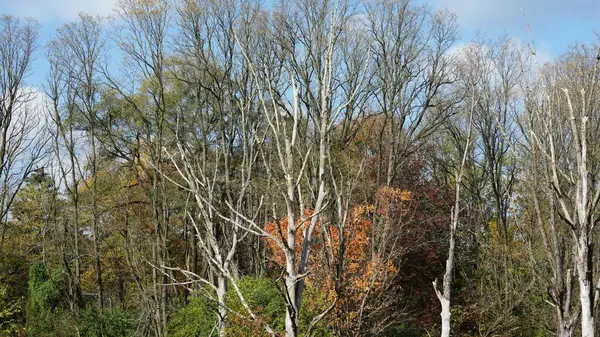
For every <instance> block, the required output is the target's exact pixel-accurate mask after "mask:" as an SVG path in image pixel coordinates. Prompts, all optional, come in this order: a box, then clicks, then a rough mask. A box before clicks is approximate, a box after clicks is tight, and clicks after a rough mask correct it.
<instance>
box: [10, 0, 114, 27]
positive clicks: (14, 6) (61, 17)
mask: <svg viewBox="0 0 600 337" xmlns="http://www.w3.org/2000/svg"><path fill="white" fill-rule="evenodd" d="M6 2H7V3H6V4H4V6H2V5H0V9H1V10H2V11H3V12H6V13H9V14H12V15H15V16H18V17H32V18H34V19H37V20H38V21H40V22H45V21H49V20H58V21H70V20H72V19H74V18H76V17H77V14H78V12H85V13H87V14H90V15H92V16H97V15H99V16H108V15H112V14H113V9H114V8H115V6H116V4H117V0H14V1H10V0H9V1H6ZM3 7H4V8H3Z"/></svg>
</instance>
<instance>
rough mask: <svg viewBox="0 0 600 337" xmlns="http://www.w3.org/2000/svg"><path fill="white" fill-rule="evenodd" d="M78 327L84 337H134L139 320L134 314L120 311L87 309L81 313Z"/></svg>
mask: <svg viewBox="0 0 600 337" xmlns="http://www.w3.org/2000/svg"><path fill="white" fill-rule="evenodd" d="M78 325H79V334H80V335H81V336H82V337H103V336H110V337H133V336H136V327H137V320H136V318H135V317H134V316H133V314H132V313H129V312H124V311H122V310H118V309H116V310H104V311H99V310H97V309H87V310H85V311H83V312H82V313H81V316H80V318H79V324H78Z"/></svg>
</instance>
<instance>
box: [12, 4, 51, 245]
mask: <svg viewBox="0 0 600 337" xmlns="http://www.w3.org/2000/svg"><path fill="white" fill-rule="evenodd" d="M38 29H39V28H38V24H37V22H35V21H33V20H26V21H25V22H21V21H20V20H19V19H17V18H15V17H12V16H8V15H2V16H0V225H1V226H2V233H1V238H0V250H1V249H2V247H3V245H4V238H5V235H6V230H7V227H8V217H9V210H10V207H11V205H12V202H13V200H14V198H15V196H16V194H17V192H18V191H19V189H20V188H21V186H22V185H23V181H24V179H25V178H26V177H27V176H28V175H29V173H31V172H32V170H33V169H36V166H37V165H39V163H41V160H42V158H43V156H44V155H45V145H46V142H47V140H48V139H47V137H46V136H45V134H44V132H43V131H44V130H43V127H42V126H43V121H44V118H43V111H39V110H35V109H34V108H33V105H32V103H33V100H34V99H35V98H36V93H35V90H33V89H32V88H28V87H27V86H26V84H25V79H26V77H27V75H28V74H29V70H30V67H31V62H32V60H33V57H34V53H35V51H36V48H37V39H38ZM36 115H37V116H36ZM40 121H41V123H40Z"/></svg>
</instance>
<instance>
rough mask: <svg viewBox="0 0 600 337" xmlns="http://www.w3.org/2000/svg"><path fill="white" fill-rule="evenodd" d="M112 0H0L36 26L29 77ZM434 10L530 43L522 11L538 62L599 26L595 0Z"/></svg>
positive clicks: (489, 0)
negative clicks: (86, 17)
mask: <svg viewBox="0 0 600 337" xmlns="http://www.w3.org/2000/svg"><path fill="white" fill-rule="evenodd" d="M116 3H117V0H0V13H3V14H12V15H15V16H18V17H32V18H35V19H37V20H38V21H39V22H40V25H41V31H40V40H41V48H40V50H39V51H38V55H37V60H36V61H35V63H34V65H33V69H32V73H31V76H30V77H29V79H28V82H29V84H30V85H34V86H39V85H41V84H42V83H43V81H44V78H45V73H46V71H47V64H46V62H45V56H44V48H43V46H44V45H45V44H46V43H47V42H48V41H50V40H51V39H52V37H53V35H54V32H55V30H56V28H57V27H59V26H60V25H62V24H64V23H66V22H69V21H71V20H73V19H75V18H76V16H77V12H78V11H84V12H87V13H88V14H92V15H101V16H106V15H111V14H113V8H114V6H115V5H116ZM430 5H431V6H432V7H433V8H434V9H441V8H447V9H449V10H450V11H452V12H454V13H456V14H457V15H458V21H459V24H460V33H461V38H462V42H468V41H469V40H470V39H471V38H472V37H473V36H474V34H475V32H477V31H481V32H483V33H484V34H485V35H486V36H487V37H489V38H495V37H497V36H499V35H502V34H506V35H508V36H512V37H515V38H518V39H521V40H522V41H525V42H530V38H529V33H528V31H527V28H526V25H525V20H524V17H523V13H525V14H526V16H527V18H528V21H529V23H530V25H531V28H532V33H533V37H534V40H535V43H536V48H537V51H538V56H539V58H540V59H541V60H540V61H547V60H550V59H552V57H554V56H557V55H559V54H561V53H562V52H564V51H565V50H566V49H567V48H568V47H569V46H570V45H573V44H574V43H575V42H593V41H595V40H596V35H595V32H596V31H599V30H600V1H594V0H569V1H563V0H502V1H498V0H431V2H430Z"/></svg>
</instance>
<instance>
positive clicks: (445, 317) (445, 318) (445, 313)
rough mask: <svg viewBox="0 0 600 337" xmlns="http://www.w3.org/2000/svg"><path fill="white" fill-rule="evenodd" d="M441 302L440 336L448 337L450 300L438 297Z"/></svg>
mask: <svg viewBox="0 0 600 337" xmlns="http://www.w3.org/2000/svg"><path fill="white" fill-rule="evenodd" d="M440 303H441V304H442V313H441V316H442V337H450V317H451V313H450V301H449V300H448V299H446V298H443V299H440Z"/></svg>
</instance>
